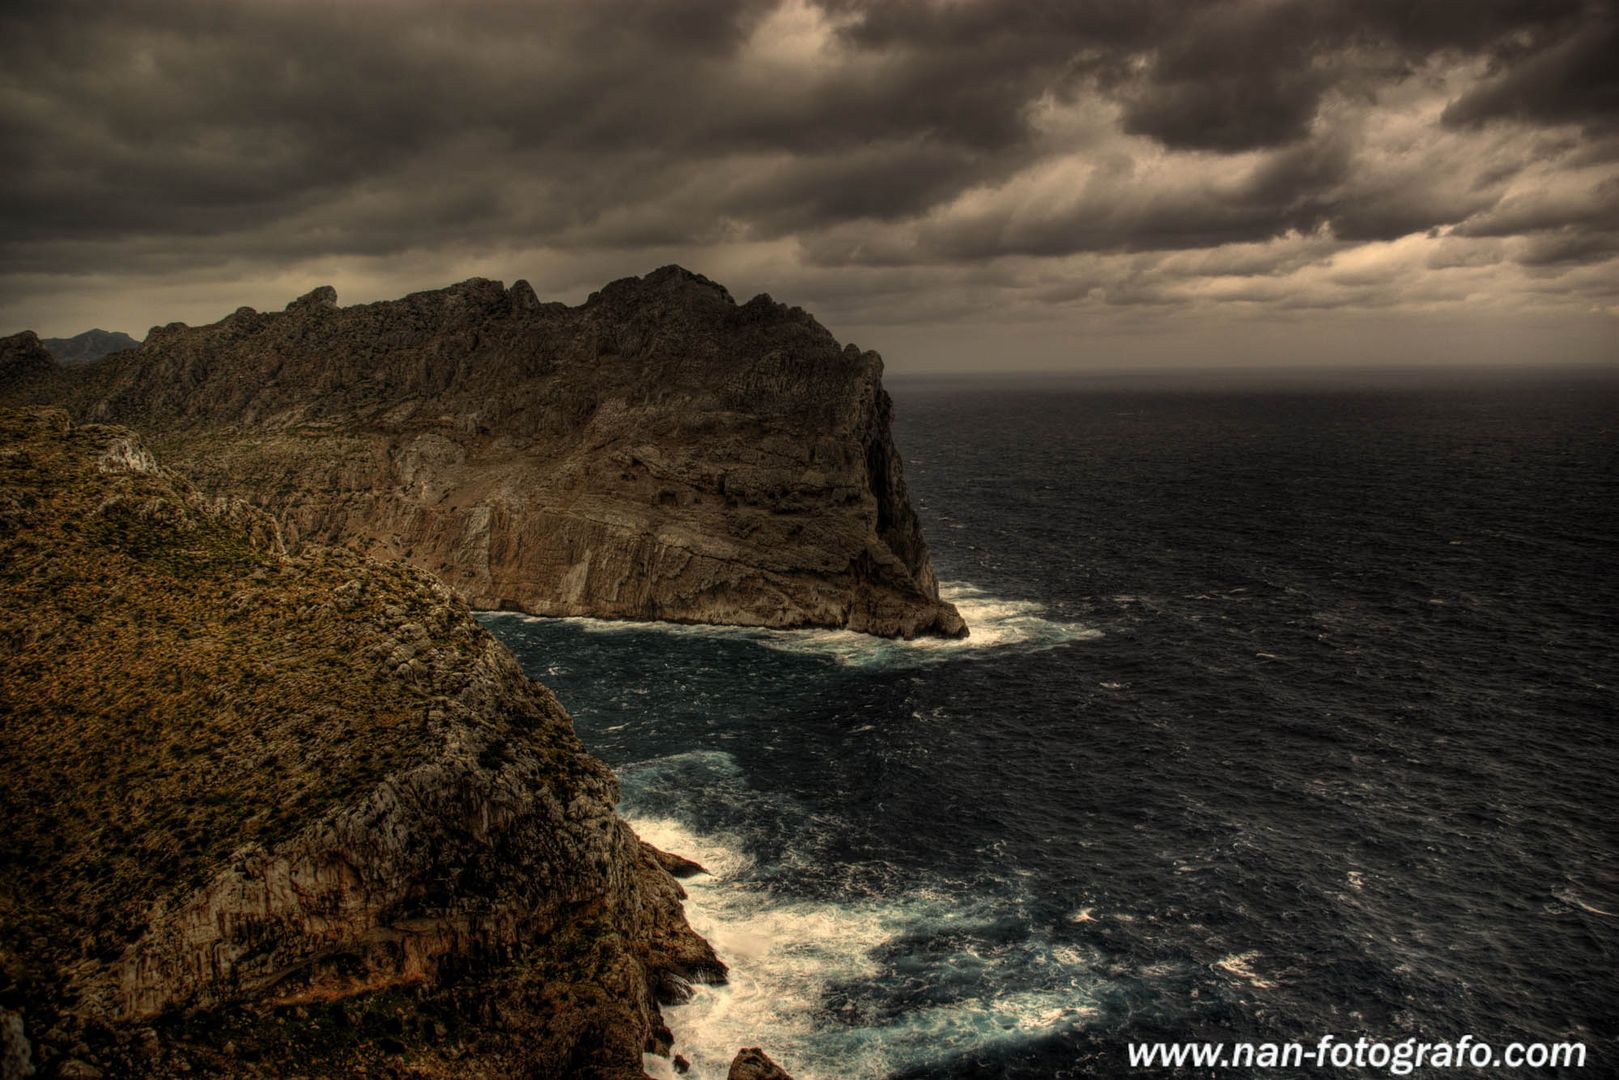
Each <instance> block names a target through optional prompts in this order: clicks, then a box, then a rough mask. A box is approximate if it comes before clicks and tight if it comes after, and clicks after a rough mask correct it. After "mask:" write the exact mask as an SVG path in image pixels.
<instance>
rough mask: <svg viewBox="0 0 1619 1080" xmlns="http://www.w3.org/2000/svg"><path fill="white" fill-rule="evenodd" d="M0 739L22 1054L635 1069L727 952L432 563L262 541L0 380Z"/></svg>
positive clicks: (424, 1072)
mask: <svg viewBox="0 0 1619 1080" xmlns="http://www.w3.org/2000/svg"><path fill="white" fill-rule="evenodd" d="M0 762H3V765H0V819H3V820H4V821H5V823H6V827H5V829H4V830H0V1026H3V1027H4V1029H5V1035H6V1040H7V1049H6V1054H7V1056H8V1058H10V1057H16V1056H18V1055H19V1054H20V1055H22V1056H23V1057H26V1058H27V1060H28V1061H29V1062H30V1063H31V1065H32V1066H36V1067H38V1068H40V1069H41V1070H42V1074H43V1075H93V1073H92V1072H87V1071H85V1070H93V1069H95V1068H100V1069H103V1070H108V1071H110V1072H112V1073H114V1074H119V1075H127V1074H137V1075H174V1074H176V1073H177V1072H181V1071H193V1070H201V1071H203V1072H206V1073H208V1074H210V1075H218V1074H224V1073H228V1074H230V1075H234V1076H287V1075H293V1074H294V1073H296V1074H298V1075H306V1076H376V1075H384V1074H387V1075H393V1074H394V1071H396V1070H397V1069H398V1068H400V1067H402V1064H401V1063H403V1062H406V1061H408V1063H409V1064H410V1066H411V1068H412V1069H413V1070H414V1072H413V1073H412V1075H421V1076H451V1075H454V1076H456V1077H479V1076H489V1077H496V1076H499V1077H506V1076H519V1075H543V1076H582V1077H592V1076H599V1077H613V1078H620V1077H637V1078H638V1077H641V1076H642V1075H643V1073H642V1069H641V1054H642V1052H643V1051H645V1050H656V1051H666V1050H667V1049H668V1046H669V1036H668V1031H667V1029H666V1028H665V1027H664V1025H663V1023H662V1021H661V1019H660V1016H659V1011H658V1001H659V999H660V998H662V999H664V1000H671V999H674V998H677V997H678V996H679V994H680V991H681V988H682V987H683V986H685V984H686V982H687V981H691V980H712V979H717V978H720V977H722V976H723V972H724V967H723V965H722V964H720V963H719V961H718V960H717V959H716V958H715V956H714V953H713V952H712V950H711V949H710V948H709V947H708V945H707V943H706V942H704V941H703V940H702V939H701V938H699V937H698V936H697V935H696V934H695V933H693V932H692V931H691V930H690V928H689V927H688V926H687V924H686V922H685V918H684V916H683V914H682V912H681V903H680V902H681V900H682V899H683V896H684V894H683V892H682V890H681V888H680V886H679V884H678V883H677V882H676V881H675V880H674V878H673V877H671V876H670V875H669V874H668V873H667V872H666V871H665V870H664V869H663V868H662V866H661V865H660V858H662V859H665V860H666V859H667V857H666V856H662V855H661V853H657V852H655V851H653V850H651V849H649V848H647V847H646V846H645V845H643V844H641V843H640V842H639V841H638V840H637V839H636V838H635V836H634V835H633V834H632V833H631V832H630V830H629V828H628V827H627V826H626V825H625V824H624V823H623V822H622V821H621V820H620V819H619V818H618V817H617V816H616V815H615V813H614V810H613V804H614V802H615V800H616V797H617V791H616V785H615V781H614V778H613V776H612V774H611V772H610V771H609V770H608V769H607V768H606V767H605V766H604V765H603V764H602V763H600V762H599V761H597V760H595V759H594V758H592V757H591V756H590V755H589V754H587V753H586V752H585V751H584V749H583V747H582V746H581V745H580V743H579V742H578V740H577V739H576V737H575V736H574V734H573V730H572V723H571V721H570V719H569V718H568V716H567V714H566V713H565V712H564V711H563V710H562V709H561V707H560V706H559V705H558V704H557V702H556V700H555V699H554V698H553V697H552V696H551V694H550V693H549V692H548V691H547V690H546V689H545V688H544V687H542V686H540V685H539V684H537V683H535V682H533V681H531V680H530V679H528V678H527V677H526V676H525V675H524V674H523V673H522V671H521V670H520V669H519V668H518V666H517V663H516V661H515V660H514V659H513V658H512V656H511V655H510V653H508V652H507V651H506V650H505V649H503V648H502V647H501V646H499V645H498V644H497V643H496V642H495V641H494V640H493V639H492V638H491V637H490V636H489V635H488V633H487V632H485V631H484V630H483V629H482V628H481V627H479V626H478V625H477V623H476V622H475V621H473V620H472V619H471V617H470V615H469V613H468V611H467V609H466V608H465V606H464V605H463V604H462V603H461V602H460V601H459V600H457V599H456V598H454V597H453V596H452V595H451V594H450V592H449V591H448V590H447V589H445V588H444V587H443V586H442V585H440V584H438V583H437V582H435V581H433V580H432V579H431V578H429V577H428V576H427V575H425V574H422V573H420V572H419V571H415V570H413V569H410V568H408V567H404V566H400V565H397V564H393V565H388V564H382V563H378V562H374V561H372V560H369V559H366V558H363V557H361V556H358V555H355V554H352V553H349V552H346V551H341V550H331V549H324V548H319V547H314V546H307V547H306V548H305V549H304V550H303V551H302V552H301V553H299V554H297V555H293V556H289V555H287V554H285V552H284V551H283V549H282V546H281V542H280V536H279V534H278V531H277V529H276V528H275V526H274V523H273V522H272V521H271V520H270V519H269V518H268V517H267V516H266V515H265V514H263V513H262V512H261V511H258V510H256V509H253V508H251V507H247V506H245V505H243V504H242V503H240V502H239V501H231V500H224V499H219V498H216V497H212V496H209V495H206V494H204V493H203V492H200V491H198V490H197V489H195V488H194V487H193V486H192V485H190V484H189V483H188V482H186V481H185V480H183V479H181V478H180V477H179V476H178V475H177V474H175V473H172V472H170V471H168V470H167V469H165V468H163V467H161V466H160V465H159V464H158V463H157V461H156V459H155V458H154V457H153V455H152V454H151V453H149V452H148V451H147V450H146V449H145V447H144V446H143V445H142V444H141V442H140V441H139V439H138V438H137V437H135V436H134V434H133V433H131V432H130V431H128V430H126V429H122V428H115V427H104V426H99V425H87V426H82V427H74V426H72V425H71V424H70V422H69V419H68V416H67V414H66V413H65V412H64V411H62V410H58V409H29V410H0ZM19 1040H22V1041H19ZM19 1047H20V1048H21V1049H19Z"/></svg>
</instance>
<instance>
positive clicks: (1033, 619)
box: [496, 581, 1102, 667]
mask: <svg viewBox="0 0 1619 1080" xmlns="http://www.w3.org/2000/svg"><path fill="white" fill-rule="evenodd" d="M939 595H940V596H941V598H943V599H944V600H947V601H949V602H950V603H952V604H954V605H955V606H956V610H958V611H959V612H961V617H962V618H963V619H964V620H966V623H967V627H968V630H969V631H970V633H969V635H968V636H967V637H965V638H936V637H927V638H917V639H916V640H914V641H899V640H894V639H890V638H879V637H873V636H872V635H870V634H862V633H858V632H856V631H853V630H770V629H764V628H760V627H748V626H709V625H703V624H690V623H666V622H641V621H634V620H628V619H591V618H584V617H575V616H570V617H565V618H562V619H560V620H559V621H561V622H566V623H569V624H570V625H574V626H578V627H579V628H580V629H582V630H585V631H587V632H589V633H593V634H622V633H632V632H642V633H644V632H647V631H655V632H658V633H664V634H671V635H676V636H686V637H701V638H730V639H740V640H745V641H751V642H754V643H755V644H758V645H761V646H763V647H764V648H767V649H774V650H776V651H778V652H788V653H799V654H802V655H809V656H823V657H827V658H829V659H831V660H834V661H836V662H837V663H839V664H843V665H845V666H847V667H872V666H879V665H912V664H928V663H936V662H939V661H941V660H950V659H956V658H961V657H968V656H972V655H975V654H981V653H984V652H986V651H988V650H992V649H1018V650H1023V651H1040V650H1044V649H1052V648H1056V647H1057V646H1059V645H1063V644H1066V643H1068V642H1071V641H1088V640H1091V639H1094V638H1099V637H1101V636H1102V632H1101V631H1100V630H1095V629H1092V628H1090V627H1087V626H1081V625H1079V624H1078V623H1068V622H1060V621H1058V620H1054V619H1050V618H1047V617H1046V608H1045V606H1044V605H1043V604H1040V603H1037V602H1035V601H1033V600H1014V599H1006V598H1004V597H995V596H991V595H989V593H988V592H986V591H985V590H983V589H980V588H979V587H977V586H976V585H972V584H969V583H967V582H964V581H946V582H941V583H940V585H939ZM496 614H500V615H502V616H505V617H508V618H516V619H531V620H538V619H540V618H542V616H535V615H521V614H517V613H512V612H498V613H496Z"/></svg>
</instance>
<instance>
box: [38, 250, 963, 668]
mask: <svg viewBox="0 0 1619 1080" xmlns="http://www.w3.org/2000/svg"><path fill="white" fill-rule="evenodd" d="M65 374H66V376H70V377H69V379H68V389H66V390H63V391H60V392H58V393H57V395H56V396H57V397H58V398H60V399H61V400H62V401H63V402H64V403H65V404H67V405H68V406H69V407H70V408H71V409H72V410H73V412H74V413H75V415H77V416H78V417H79V418H81V419H85V420H93V421H115V422H122V423H129V424H131V425H134V426H137V427H139V428H140V429H141V430H142V431H143V432H146V433H147V434H149V436H150V437H151V440H152V442H153V445H154V446H156V447H157V448H158V449H159V450H160V451H161V452H162V453H163V456H164V460H165V461H168V462H170V463H171V464H173V465H174V466H176V467H178V468H181V469H183V470H184V471H185V472H186V473H187V474H188V475H190V476H192V477H193V478H194V479H195V480H196V481H197V482H198V483H199V484H200V485H201V486H202V487H203V488H204V489H205V490H208V491H211V492H214V493H220V494H234V495H239V496H242V497H245V498H251V499H255V500H256V501H258V502H259V503H260V504H261V505H263V506H265V507H266V508H267V509H268V510H270V511H271V512H272V513H273V514H274V515H275V516H276V517H277V518H278V519H279V520H280V521H281V523H282V525H283V526H284V529H285V531H286V534H287V536H288V540H289V543H292V544H293V545H294V546H296V545H297V544H299V543H302V542H304V541H306V540H316V541H322V542H333V541H341V542H343V543H346V544H349V545H351V546H354V547H356V548H358V549H360V550H363V551H365V552H368V553H372V554H379V555H387V556H391V557H399V558H403V559H405V560H407V561H409V562H411V563H413V564H414V565H417V566H420V567H422V568H424V569H427V570H430V571H432V572H433V573H435V574H437V575H439V576H440V577H442V578H443V579H444V580H445V581H446V582H448V583H449V584H450V585H451V586H453V587H454V588H455V589H457V590H458V591H459V592H460V593H461V594H462V595H463V596H465V597H466V598H467V600H468V601H469V602H470V603H471V604H472V605H473V606H474V607H486V608H496V607H499V608H509V609H517V610H522V611H528V612H531V613H535V614H544V615H595V616H603V617H610V618H643V619H662V620H671V621H689V622H718V623H736V624H743V625H758V626H775V627H790V626H832V627H849V628H851V629H855V630H861V631H866V632H869V633H873V634H881V635H885V636H900V637H914V636H918V635H924V634H943V635H948V636H959V635H961V634H963V633H965V632H966V628H965V626H964V625H963V623H962V621H961V619H960V616H959V615H958V614H957V613H956V611H955V609H954V608H953V607H951V606H950V605H949V604H948V603H944V602H941V601H940V599H939V596H938V585H937V582H936V581H935V578H934V573H933V569H932V566H931V564H930V562H929V559H928V552H927V545H926V544H925V542H924V541H923V539H922V534H921V530H920V527H919V525H918V521H917V517H916V514H915V511H914V510H913V508H912V507H911V505H910V502H909V499H908V498H907V496H906V492H905V485H904V479H903V474H902V470H901V465H900V458H899V454H898V452H897V451H896V450H895V448H894V445H893V442H892V440H891V438H890V435H889V415H890V411H891V408H892V406H891V403H890V401H889V398H888V395H887V394H886V393H885V392H884V391H883V389H882V382H881V374H882V362H881V360H880V359H879V358H878V356H877V354H875V353H872V352H861V351H860V350H859V349H857V348H855V347H854V346H849V347H847V348H843V347H840V346H839V345H838V343H837V342H836V341H835V340H834V339H833V338H832V336H831V335H830V334H829V333H827V332H826V330H825V329H823V328H822V327H821V326H820V325H819V324H818V323H817V322H816V321H815V320H814V319H813V318H811V317H810V316H809V315H807V314H805V313H804V312H803V311H802V310H800V309H797V308H789V307H786V306H784V305H781V304H777V303H775V302H773V301H772V300H771V299H770V298H769V297H767V296H759V297H755V298H754V299H753V300H751V301H749V302H748V303H746V304H742V305H740V306H739V305H737V304H736V303H735V302H734V301H733V300H732V299H731V297H730V295H729V294H728V293H727V292H726V291H725V290H724V289H723V288H721V287H720V286H718V285H716V284H714V283H713V282H711V281H709V280H707V279H706V278H703V277H700V276H698V275H696V274H692V273H689V272H688V271H685V270H682V269H680V268H678V267H666V268H664V269H662V270H659V271H656V272H654V273H652V274H649V275H647V276H646V277H643V278H628V279H624V280H622V281H616V282H613V283H612V284H610V285H608V286H607V287H605V288H604V289H602V290H601V291H600V292H598V293H595V294H593V295H592V296H591V297H590V298H589V299H588V300H587V301H586V302H585V303H584V304H582V305H580V306H578V307H567V306H565V305H562V304H547V303H541V302H540V301H539V300H538V299H537V298H536V297H535V295H534V292H533V290H532V289H530V288H529V287H528V285H527V284H526V283H524V282H518V283H517V284H516V285H514V286H512V287H511V288H510V289H506V288H504V287H502V286H501V285H500V283H498V282H493V281H486V280H482V279H473V280H471V281H467V282H463V283H462V284H460V285H456V286H453V287H451V288H448V289H442V290H438V291H434V292H426V293H417V294H413V295H411V296H407V297H405V298H404V299H402V300H397V301H390V302H385V303H376V304H366V305H361V306H357V307H349V308H340V307H338V306H337V304H336V294H335V292H334V291H333V290H331V289H330V288H322V289H317V290H315V291H314V292H312V293H310V294H308V295H307V296H305V297H302V298H300V299H298V300H296V301H294V302H293V303H292V304H290V305H288V307H287V310H285V311H283V312H276V313H270V314H263V313H259V312H255V311H253V310H251V309H248V308H243V309H240V310H238V311H237V312H236V313H235V314H233V315H231V316H229V317H228V318H226V319H224V320H223V321H221V322H218V323H215V324H213V325H211V326H204V327H196V328H192V327H186V326H183V325H180V324H174V325H171V326H167V327H158V328H154V329H153V330H152V331H151V333H150V334H149V335H148V337H147V339H146V341H145V342H144V343H143V345H142V346H141V347H140V349H139V350H137V351H134V352H128V353H122V354H117V355H115V356H113V357H111V358H109V359H107V360H106V361H104V362H103V363H101V364H99V365H96V366H95V367H94V368H92V369H88V370H82V371H81V370H79V369H74V370H73V371H70V372H67V373H65ZM15 396H16V394H15V393H14V394H13V397H15ZM37 399H38V394H37V393H36V395H35V397H34V398H33V399H31V400H37Z"/></svg>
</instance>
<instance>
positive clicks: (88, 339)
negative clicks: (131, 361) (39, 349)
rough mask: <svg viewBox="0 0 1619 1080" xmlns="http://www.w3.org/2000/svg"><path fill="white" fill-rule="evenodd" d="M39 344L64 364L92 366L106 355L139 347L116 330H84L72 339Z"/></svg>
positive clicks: (53, 339)
mask: <svg viewBox="0 0 1619 1080" xmlns="http://www.w3.org/2000/svg"><path fill="white" fill-rule="evenodd" d="M41 344H43V345H44V346H45V348H47V349H49V350H50V353H51V355H52V356H54V357H56V359H57V360H59V361H61V362H62V363H64V364H93V363H95V362H96V361H97V360H100V359H101V358H102V357H103V356H106V355H107V354H108V353H115V352H118V351H119V350H120V349H135V348H139V347H140V342H138V341H136V340H135V339H134V338H132V337H130V336H129V335H128V334H125V333H123V332H121V331H118V330H86V331H85V332H84V333H82V334H74V335H73V336H72V337H48V338H45V339H44V340H43V341H42V342H41Z"/></svg>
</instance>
